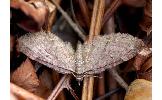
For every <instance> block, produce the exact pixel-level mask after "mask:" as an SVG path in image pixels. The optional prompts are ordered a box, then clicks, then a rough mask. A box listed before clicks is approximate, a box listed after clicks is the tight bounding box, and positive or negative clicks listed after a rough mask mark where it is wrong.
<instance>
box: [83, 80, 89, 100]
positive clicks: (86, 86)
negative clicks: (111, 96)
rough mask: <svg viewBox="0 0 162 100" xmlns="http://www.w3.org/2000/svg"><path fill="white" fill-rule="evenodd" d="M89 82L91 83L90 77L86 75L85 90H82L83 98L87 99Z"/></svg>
mask: <svg viewBox="0 0 162 100" xmlns="http://www.w3.org/2000/svg"><path fill="white" fill-rule="evenodd" d="M88 83H89V78H88V77H85V78H84V81H83V90H82V100H87V98H88V95H87V93H88V91H87V90H88Z"/></svg>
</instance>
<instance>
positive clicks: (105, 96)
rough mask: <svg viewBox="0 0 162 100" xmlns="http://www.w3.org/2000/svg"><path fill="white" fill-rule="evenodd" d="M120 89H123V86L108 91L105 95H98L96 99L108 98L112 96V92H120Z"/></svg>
mask: <svg viewBox="0 0 162 100" xmlns="http://www.w3.org/2000/svg"><path fill="white" fill-rule="evenodd" d="M120 89H121V88H116V89H113V90H111V91H110V92H108V93H106V94H105V95H103V96H100V97H98V98H97V99H95V100H104V99H105V98H107V97H109V96H111V95H112V94H114V93H116V92H118V91H119V90H120Z"/></svg>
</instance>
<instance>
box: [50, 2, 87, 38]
mask: <svg viewBox="0 0 162 100" xmlns="http://www.w3.org/2000/svg"><path fill="white" fill-rule="evenodd" d="M51 1H52V3H53V4H54V5H55V6H56V8H57V9H58V10H59V11H60V13H61V14H62V15H63V17H64V18H65V19H66V20H67V22H68V23H69V25H70V26H71V27H72V28H73V29H74V31H75V32H77V34H78V35H79V36H80V37H81V38H82V39H83V40H86V37H85V35H84V34H83V32H82V31H81V30H80V29H79V27H78V26H77V24H75V23H74V22H73V21H72V19H71V18H70V17H69V15H68V14H67V13H66V12H65V11H64V10H63V9H62V8H61V7H60V6H59V5H58V4H57V3H56V1H55V0H51Z"/></svg>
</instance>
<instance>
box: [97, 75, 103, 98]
mask: <svg viewBox="0 0 162 100" xmlns="http://www.w3.org/2000/svg"><path fill="white" fill-rule="evenodd" d="M104 74H105V72H102V73H101V74H100V76H99V77H102V78H99V79H98V84H97V85H98V96H102V95H104V94H105V76H104Z"/></svg>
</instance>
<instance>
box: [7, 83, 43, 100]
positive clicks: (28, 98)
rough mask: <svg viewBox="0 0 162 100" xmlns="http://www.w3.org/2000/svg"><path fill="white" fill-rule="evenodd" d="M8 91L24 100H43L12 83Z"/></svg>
mask: <svg viewBox="0 0 162 100" xmlns="http://www.w3.org/2000/svg"><path fill="white" fill-rule="evenodd" d="M10 91H11V92H12V93H13V94H15V95H17V96H19V97H21V98H23V99H24V100H44V99H43V98H41V97H38V96H36V95H34V94H33V93H30V92H28V91H27V90H25V89H23V88H21V87H19V86H17V85H15V84H13V83H10Z"/></svg>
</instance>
